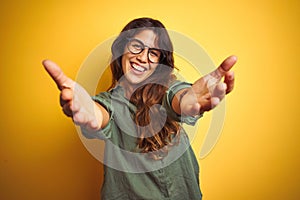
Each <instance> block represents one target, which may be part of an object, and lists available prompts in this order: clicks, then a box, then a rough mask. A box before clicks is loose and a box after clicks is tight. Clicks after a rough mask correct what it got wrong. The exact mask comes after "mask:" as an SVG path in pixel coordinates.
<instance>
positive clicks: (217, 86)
mask: <svg viewBox="0 0 300 200" xmlns="http://www.w3.org/2000/svg"><path fill="white" fill-rule="evenodd" d="M236 61H237V57H235V56H230V57H228V58H226V59H225V60H224V61H223V62H222V64H221V65H220V66H219V67H218V68H217V69H215V70H214V71H212V72H211V73H209V74H207V75H205V76H203V77H202V78H200V79H198V80H197V81H196V82H195V83H194V84H193V85H192V87H191V88H189V89H183V90H180V91H179V92H178V93H177V94H176V95H175V96H176V98H174V99H173V100H172V107H173V109H174V111H175V112H176V113H178V114H181V115H182V114H183V115H188V116H195V115H199V114H202V113H204V112H205V111H209V110H211V109H213V108H214V107H215V106H217V105H218V104H219V103H220V102H221V100H222V99H223V98H224V97H225V95H226V94H228V93H230V92H231V91H232V90H233V87H234V73H233V71H231V68H232V67H233V65H234V64H235V63H236ZM222 78H224V79H223V81H221V80H222Z"/></svg>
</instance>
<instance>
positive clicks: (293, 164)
mask: <svg viewBox="0 0 300 200" xmlns="http://www.w3.org/2000/svg"><path fill="white" fill-rule="evenodd" d="M179 2H180V3H179ZM299 11H300V5H299V1H296V0H295V1H291V0H290V1H283V0H281V1H278V0H275V1H274V0H272V1H271V0H268V1H261V0H251V1H250V0H248V1H237V0H235V1H234V0H228V1H221V0H213V1H191V0H185V1H174V0H166V1H162V0H159V1H157V0H151V1H121V0H120V1H114V0H112V1H63V2H61V1H9V2H8V1H7V2H4V1H2V2H1V3H0V26H1V32H0V47H1V48H0V49H1V50H0V51H1V52H0V58H1V59H0V61H1V66H0V83H1V84H0V85H1V87H0V92H1V104H0V106H1V112H0V113H1V114H0V115H1V121H0V130H1V139H0V141H1V143H0V199H3V200H12V199H13V200H16V199H31V200H36V199H51V200H52V199H76V200H77V199H78V200H87V199H98V198H99V190H100V185H101V184H102V179H101V177H102V176H103V172H102V165H101V163H99V162H98V161H97V160H96V159H95V158H93V157H92V156H91V155H90V154H89V153H88V151H87V150H86V149H85V148H84V146H83V145H82V143H81V141H80V139H79V137H78V134H77V132H76V130H75V127H74V126H73V124H72V121H71V120H70V119H67V118H66V117H65V116H64V115H63V114H62V112H61V109H60V107H59V103H58V91H57V88H56V86H55V84H54V83H53V82H52V80H51V79H50V77H49V76H48V75H47V74H46V72H45V71H44V69H43V67H42V65H41V61H42V60H43V59H45V58H49V59H52V60H54V61H56V62H57V63H58V64H59V65H60V66H61V67H62V68H63V69H64V71H65V73H66V74H68V75H69V76H70V77H72V78H75V76H76V73H77V71H78V69H79V68H80V65H81V63H82V62H83V60H84V59H85V58H86V56H87V55H88V54H89V52H90V51H91V50H92V49H93V48H94V47H95V46H97V45H98V44H99V43H101V42H102V41H104V40H106V39H107V38H109V37H111V36H113V35H115V34H117V33H119V31H120V30H121V28H122V27H123V26H124V25H125V24H126V23H127V22H129V21H130V20H131V19H133V18H136V17H141V16H150V17H153V18H157V19H159V20H161V21H162V22H163V23H164V24H165V25H166V27H167V28H169V29H172V30H175V31H178V32H181V33H184V34H186V35H187V36H189V37H191V38H193V39H194V40H195V41H196V42H197V43H199V44H200V45H201V46H202V47H203V48H204V49H205V50H206V51H207V53H208V54H209V55H210V56H211V58H212V59H213V60H214V62H215V63H216V64H217V63H220V62H221V61H222V60H223V59H224V58H225V57H227V56H228V55H230V54H235V55H237V56H238V58H239V61H238V63H237V65H236V66H235V73H236V88H235V91H234V92H233V93H232V94H230V95H229V96H228V98H227V99H226V119H225V122H224V127H223V130H222V135H221V138H220V140H219V142H218V143H217V145H216V147H215V148H214V150H213V151H212V152H211V153H210V154H209V156H207V157H206V158H204V159H202V160H200V166H201V176H200V178H201V188H202V191H203V193H204V199H205V200H219V199H228V200H235V199H237V200H240V199H243V200H244V199H255V200H266V199H289V200H294V199H295V200H296V199H298V197H299V189H300V188H299V186H300V175H299V169H300V164H299V152H300V151H299V138H300V136H299V133H300V128H299V127H300V126H299V124H297V123H299V118H298V114H299V111H300V109H299V104H298V98H299V94H298V93H299V88H298V86H299V84H298V83H297V82H298V81H299V78H300V77H299V72H300V70H299V64H298V63H299V62H298V59H299V53H300V51H299V47H300V40H299V35H300V31H299ZM200 145H201V141H200V142H195V143H193V146H194V148H195V149H197V148H199V146H200Z"/></svg>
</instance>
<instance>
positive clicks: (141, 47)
mask: <svg viewBox="0 0 300 200" xmlns="http://www.w3.org/2000/svg"><path fill="white" fill-rule="evenodd" d="M131 46H132V47H133V48H135V49H143V46H142V45H141V44H138V43H133V44H131Z"/></svg>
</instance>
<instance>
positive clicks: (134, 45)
mask: <svg viewBox="0 0 300 200" xmlns="http://www.w3.org/2000/svg"><path fill="white" fill-rule="evenodd" d="M128 49H129V51H130V52H131V53H134V54H138V53H141V52H142V51H143V50H144V45H143V44H142V43H141V42H140V41H138V40H131V41H130V42H129V43H128Z"/></svg>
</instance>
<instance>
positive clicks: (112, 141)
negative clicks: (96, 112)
mask: <svg viewBox="0 0 300 200" xmlns="http://www.w3.org/2000/svg"><path fill="white" fill-rule="evenodd" d="M187 87H190V84H188V83H185V82H179V81H176V82H175V83H173V84H172V85H171V86H170V87H169V89H168V90H167V92H166V94H165V96H164V99H163V103H162V105H161V106H160V108H159V109H160V110H161V113H162V115H167V116H168V117H171V118H172V119H174V120H176V121H178V122H180V123H181V122H183V123H187V124H189V125H194V124H195V123H196V121H197V120H198V118H199V117H200V116H199V117H191V116H180V115H178V114H176V113H175V112H174V111H173V109H172V107H171V101H172V98H173V97H174V95H175V94H176V92H178V91H179V90H181V89H183V88H187ZM93 99H94V100H95V101H96V102H98V103H100V104H101V105H102V106H104V107H105V108H106V110H107V111H108V112H109V114H110V119H109V123H108V124H107V125H106V127H104V128H103V129H101V130H100V131H97V132H93V133H90V132H87V131H86V130H82V133H83V134H84V136H85V137H87V138H97V139H102V140H104V141H105V153H104V155H105V156H104V161H103V162H104V182H103V185H102V190H101V199H102V200H141V199H143V200H144V199H145V200H146V199H148V200H150V199H151V200H160V199H162V200H164V199H170V200H171V199H172V200H201V198H202V194H201V191H200V187H199V166H198V162H197V159H196V157H195V155H194V152H193V150H192V148H191V146H190V142H189V139H188V136H187V134H186V132H185V131H184V129H183V128H181V129H180V137H179V138H177V139H176V142H175V141H174V145H173V146H169V151H168V154H167V155H166V156H163V158H162V159H160V160H154V159H152V158H150V157H149V154H146V153H140V152H139V151H138V149H137V133H136V128H137V125H136V124H135V123H134V121H133V118H132V117H133V116H134V114H135V111H136V106H135V105H133V104H132V103H131V102H130V101H128V99H126V98H125V96H124V90H123V88H122V87H120V86H117V87H116V88H114V89H112V90H110V91H109V92H102V93H100V94H98V95H96V96H94V97H93ZM159 120H163V117H162V119H159ZM174 140H175V138H174Z"/></svg>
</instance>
